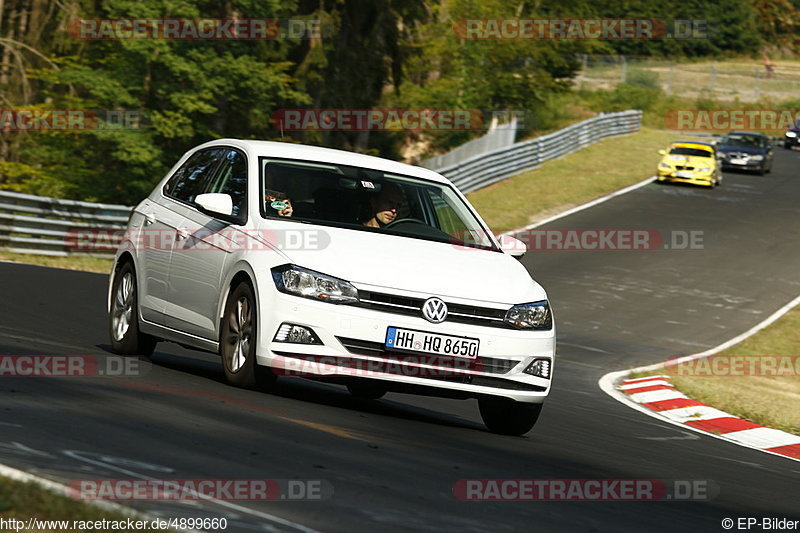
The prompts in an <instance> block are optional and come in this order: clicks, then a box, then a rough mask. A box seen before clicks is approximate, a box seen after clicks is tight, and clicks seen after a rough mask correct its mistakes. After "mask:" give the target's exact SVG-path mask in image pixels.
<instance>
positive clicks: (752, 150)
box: [717, 145, 767, 155]
mask: <svg viewBox="0 0 800 533" xmlns="http://www.w3.org/2000/svg"><path fill="white" fill-rule="evenodd" d="M717 150H718V151H719V152H723V153H726V154H728V153H731V152H735V153H737V154H761V155H763V154H764V153H766V151H767V150H766V149H765V148H759V147H758V146H726V145H722V146H718V147H717Z"/></svg>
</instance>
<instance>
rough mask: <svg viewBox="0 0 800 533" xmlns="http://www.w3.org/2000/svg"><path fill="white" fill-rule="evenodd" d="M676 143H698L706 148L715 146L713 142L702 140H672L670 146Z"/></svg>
mask: <svg viewBox="0 0 800 533" xmlns="http://www.w3.org/2000/svg"><path fill="white" fill-rule="evenodd" d="M678 144H692V145H695V146H697V145H699V146H703V147H706V148H714V147H715V146H716V145H715V144H714V143H704V142H700V141H673V142H672V146H675V145H678Z"/></svg>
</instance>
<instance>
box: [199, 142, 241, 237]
mask: <svg viewBox="0 0 800 533" xmlns="http://www.w3.org/2000/svg"><path fill="white" fill-rule="evenodd" d="M205 192H217V193H223V194H229V195H230V197H231V198H232V199H233V216H234V217H236V218H238V219H239V220H241V221H244V220H245V219H246V218H247V159H246V158H245V156H244V154H242V153H241V152H239V151H237V150H231V149H226V151H225V155H224V156H223V158H222V164H221V165H220V167H219V170H218V171H217V175H216V176H215V177H214V179H213V180H212V181H211V183H210V184H209V186H208V189H207V190H206V191H205Z"/></svg>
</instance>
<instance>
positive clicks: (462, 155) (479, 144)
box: [419, 118, 518, 170]
mask: <svg viewBox="0 0 800 533" xmlns="http://www.w3.org/2000/svg"><path fill="white" fill-rule="evenodd" d="M517 124H518V121H517V119H513V120H511V121H509V122H506V123H505V124H498V123H497V119H496V118H495V119H493V121H492V126H491V128H490V129H489V131H488V132H487V133H486V135H483V136H481V137H478V138H477V139H472V140H471V141H467V142H465V143H464V144H462V145H461V146H459V147H458V148H454V149H452V150H450V151H449V152H447V153H445V154H442V155H437V156H435V157H431V158H430V159H426V160H425V161H421V162H420V163H419V164H420V166H422V167H425V168H429V169H431V170H436V169H437V168H446V167H449V166H451V165H454V164H456V163H458V162H459V161H463V160H465V159H469V158H470V157H472V156H476V155H480V154H484V153H486V152H491V151H493V150H498V149H500V148H505V147H506V146H510V145H512V144H514V141H515V140H516V137H517Z"/></svg>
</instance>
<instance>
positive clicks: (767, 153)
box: [717, 131, 773, 175]
mask: <svg viewBox="0 0 800 533" xmlns="http://www.w3.org/2000/svg"><path fill="white" fill-rule="evenodd" d="M717 151H718V152H719V155H720V162H721V163H722V169H723V170H731V169H738V170H755V171H756V172H758V173H759V174H761V175H764V174H766V173H767V172H769V171H770V170H772V157H773V153H772V143H771V142H770V139H769V137H767V136H766V135H764V134H763V133H755V132H752V131H732V132H730V133H728V134H727V135H726V136H725V137H723V138H722V139H721V140H720V141H719V142H718V143H717Z"/></svg>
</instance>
